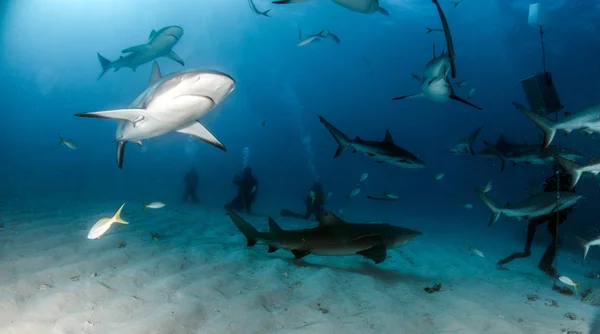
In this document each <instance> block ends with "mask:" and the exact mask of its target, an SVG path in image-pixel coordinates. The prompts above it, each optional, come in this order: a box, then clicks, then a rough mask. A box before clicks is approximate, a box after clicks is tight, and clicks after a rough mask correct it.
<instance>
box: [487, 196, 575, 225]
mask: <svg viewBox="0 0 600 334" xmlns="http://www.w3.org/2000/svg"><path fill="white" fill-rule="evenodd" d="M479 196H480V197H481V200H482V201H483V203H484V204H485V206H487V207H488V209H490V211H492V217H491V218H490V221H489V223H488V226H492V224H494V223H495V222H496V221H497V220H498V218H500V215H505V216H508V217H515V218H517V219H518V220H521V219H529V218H533V217H539V216H544V215H547V214H549V213H552V212H556V211H560V210H562V209H566V208H568V207H570V206H573V205H574V204H575V203H577V201H579V200H580V199H582V198H583V196H581V195H577V194H575V193H572V192H564V191H563V192H560V193H559V198H560V203H557V200H556V196H557V194H556V192H541V193H533V194H532V195H531V196H529V198H527V199H525V200H523V201H521V202H519V203H516V204H514V205H511V204H509V203H507V204H506V206H504V207H501V206H499V205H498V204H497V203H496V202H495V201H494V200H492V199H491V198H489V197H488V196H487V195H486V193H485V192H482V191H480V192H479Z"/></svg>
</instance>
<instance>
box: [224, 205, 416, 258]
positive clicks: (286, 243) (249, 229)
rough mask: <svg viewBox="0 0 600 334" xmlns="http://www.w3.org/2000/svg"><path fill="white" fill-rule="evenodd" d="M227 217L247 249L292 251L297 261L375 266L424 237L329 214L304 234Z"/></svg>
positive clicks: (239, 218) (405, 229)
mask: <svg viewBox="0 0 600 334" xmlns="http://www.w3.org/2000/svg"><path fill="white" fill-rule="evenodd" d="M227 214H228V215H229V217H230V218H231V220H232V221H233V223H234V224H235V226H236V227H237V228H238V229H239V230H240V232H242V234H243V235H244V236H245V237H246V240H247V246H248V247H251V246H254V245H256V244H257V242H259V241H260V242H262V243H264V244H266V245H268V246H269V249H268V252H269V253H273V252H275V251H277V250H278V249H284V250H288V251H291V252H292V254H293V255H294V257H295V258H296V259H301V258H303V257H305V256H307V255H309V254H314V255H331V256H341V255H355V254H356V255H362V256H364V257H365V258H367V259H370V260H372V261H373V262H375V263H376V264H379V263H381V262H383V261H384V260H385V259H386V257H387V251H388V250H389V249H393V248H397V247H400V246H404V245H406V244H408V243H410V242H411V241H412V240H413V239H414V238H416V237H418V236H419V235H421V234H422V233H421V232H419V231H416V230H412V229H409V228H404V227H400V226H395V225H391V224H389V223H382V222H377V223H350V222H347V221H344V220H342V219H341V218H339V217H338V216H336V215H334V214H333V213H331V212H329V211H325V212H324V213H323V214H322V215H321V217H320V218H319V225H318V226H317V227H313V228H307V229H301V230H283V229H282V228H281V227H280V226H279V225H278V224H277V223H276V222H275V220H273V219H272V218H271V217H269V231H268V232H259V231H258V230H257V229H256V228H254V226H252V225H251V224H250V223H248V222H247V221H246V220H244V219H243V218H242V217H240V216H239V215H238V214H236V213H235V212H233V211H228V212H227Z"/></svg>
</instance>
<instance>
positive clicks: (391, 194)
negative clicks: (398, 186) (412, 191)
mask: <svg viewBox="0 0 600 334" xmlns="http://www.w3.org/2000/svg"><path fill="white" fill-rule="evenodd" d="M383 196H385V197H389V198H393V199H398V195H396V194H394V193H389V192H384V193H383Z"/></svg>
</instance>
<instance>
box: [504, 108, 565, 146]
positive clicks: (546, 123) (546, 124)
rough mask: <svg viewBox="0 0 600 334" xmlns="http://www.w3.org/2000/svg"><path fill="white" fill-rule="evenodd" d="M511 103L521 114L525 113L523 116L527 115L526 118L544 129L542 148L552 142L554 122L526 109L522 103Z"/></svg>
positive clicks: (554, 132)
mask: <svg viewBox="0 0 600 334" xmlns="http://www.w3.org/2000/svg"><path fill="white" fill-rule="evenodd" d="M513 105H514V106H515V108H517V109H518V110H520V111H521V112H522V113H523V114H525V116H527V118H529V119H530V120H532V121H533V123H535V125H537V126H538V127H539V128H540V129H542V131H544V143H543V144H542V149H544V148H546V147H548V145H550V143H551V142H552V139H554V136H555V135H556V124H555V123H554V122H552V121H551V120H549V119H548V118H546V117H544V116H542V115H540V114H537V113H535V112H534V111H532V110H529V109H527V108H526V107H525V106H523V105H522V104H519V103H517V102H513Z"/></svg>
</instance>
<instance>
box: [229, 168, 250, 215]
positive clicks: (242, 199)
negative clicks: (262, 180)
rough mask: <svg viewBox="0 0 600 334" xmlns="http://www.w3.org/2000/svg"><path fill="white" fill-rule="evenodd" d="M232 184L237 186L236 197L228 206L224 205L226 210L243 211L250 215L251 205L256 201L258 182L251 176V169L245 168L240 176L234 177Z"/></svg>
mask: <svg viewBox="0 0 600 334" xmlns="http://www.w3.org/2000/svg"><path fill="white" fill-rule="evenodd" d="M233 183H235V184H236V185H237V186H238V191H237V196H236V197H235V198H234V199H233V200H232V201H231V202H230V203H228V204H225V209H227V210H231V209H233V210H238V211H242V210H245V211H246V212H248V213H252V203H254V200H255V199H256V193H257V190H258V180H256V178H255V177H254V175H252V168H250V167H246V168H244V171H243V172H242V175H239V174H238V175H236V176H235V177H234V178H233Z"/></svg>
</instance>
